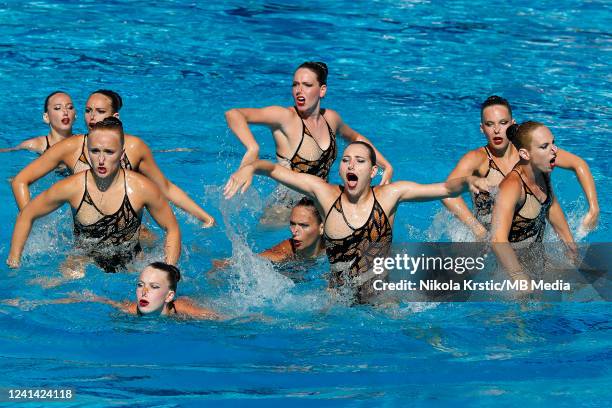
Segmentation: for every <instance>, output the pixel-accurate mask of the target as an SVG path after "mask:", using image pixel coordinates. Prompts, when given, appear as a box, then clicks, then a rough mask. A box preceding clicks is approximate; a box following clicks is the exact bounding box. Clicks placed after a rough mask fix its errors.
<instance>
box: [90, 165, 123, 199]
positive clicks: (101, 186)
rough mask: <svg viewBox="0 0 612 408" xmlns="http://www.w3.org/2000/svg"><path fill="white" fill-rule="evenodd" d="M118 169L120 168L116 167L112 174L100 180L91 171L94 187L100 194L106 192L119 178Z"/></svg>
mask: <svg viewBox="0 0 612 408" xmlns="http://www.w3.org/2000/svg"><path fill="white" fill-rule="evenodd" d="M119 169H120V167H117V169H116V170H115V173H114V174H109V176H108V177H105V178H100V177H98V176H97V174H96V172H95V171H93V170H92V171H91V174H92V176H93V179H94V183H96V187H97V189H98V190H99V191H100V192H102V193H103V192H105V191H107V190H108V189H109V188H110V187H111V186H112V185H113V184H115V182H116V181H117V179H118V178H119Z"/></svg>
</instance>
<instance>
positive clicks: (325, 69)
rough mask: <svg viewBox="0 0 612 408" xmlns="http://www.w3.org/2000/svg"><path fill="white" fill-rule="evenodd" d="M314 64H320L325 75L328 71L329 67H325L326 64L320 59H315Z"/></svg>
mask: <svg viewBox="0 0 612 408" xmlns="http://www.w3.org/2000/svg"><path fill="white" fill-rule="evenodd" d="M315 64H317V65H318V66H320V67H321V68H322V69H323V71H325V75H327V74H328V73H329V69H327V64H326V63H324V62H321V61H315Z"/></svg>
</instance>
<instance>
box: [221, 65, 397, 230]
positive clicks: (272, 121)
mask: <svg viewBox="0 0 612 408" xmlns="http://www.w3.org/2000/svg"><path fill="white" fill-rule="evenodd" d="M327 75H328V69H327V65H326V64H325V63H323V62H312V61H308V62H304V63H303V64H301V65H300V66H299V67H298V68H297V70H296V71H295V73H294V75H293V85H292V94H293V102H294V106H292V107H282V106H268V107H265V108H261V109H253V108H240V109H231V110H229V111H227V112H226V113H225V118H226V120H227V124H228V126H229V128H230V129H231V130H232V131H233V132H234V133H235V134H236V136H237V137H238V139H239V140H240V142H242V144H243V145H244V146H245V147H246V149H247V151H246V153H245V154H244V157H243V158H242V161H241V163H240V166H241V167H242V166H245V165H247V164H251V163H253V162H254V161H255V160H257V159H258V157H259V145H258V144H257V142H256V141H255V138H254V137H253V134H252V133H251V131H250V129H249V126H248V125H249V124H258V125H264V126H266V127H268V128H269V129H270V130H271V131H272V136H273V138H274V143H275V145H276V157H277V159H278V163H279V164H280V165H282V166H284V167H286V168H289V169H291V170H293V171H294V172H296V173H306V174H312V175H314V176H317V177H320V178H322V179H323V180H325V181H327V179H328V176H329V172H330V170H331V167H332V164H333V163H334V161H335V160H336V156H337V151H338V147H337V142H336V135H340V136H342V137H343V138H344V139H345V140H346V141H347V142H354V141H363V142H367V143H369V144H370V145H371V146H372V147H373V148H374V151H375V152H376V157H377V160H378V162H377V163H376V164H377V165H378V166H379V167H381V168H383V169H384V173H383V176H382V180H381V184H386V183H388V182H390V181H391V177H392V175H393V167H392V166H391V164H390V163H389V162H388V161H387V160H386V159H385V157H384V156H383V155H382V154H381V153H380V152H379V151H378V150H376V148H375V147H374V144H373V143H372V142H370V141H369V140H368V139H367V138H366V137H365V136H363V135H362V134H360V133H358V132H356V131H355V130H353V129H351V128H350V127H349V126H348V125H347V124H346V123H345V122H344V121H343V120H342V118H341V117H340V115H339V114H338V113H337V112H335V111H333V110H331V109H323V108H321V100H322V99H323V98H324V97H325V94H326V92H327ZM300 198H301V195H299V194H296V193H295V192H293V191H291V190H287V189H284V188H280V189H277V191H276V192H275V194H274V199H275V200H274V201H276V202H274V203H273V205H271V206H268V207H267V208H266V211H265V213H264V216H263V222H264V223H267V224H274V223H282V224H284V223H285V222H286V221H287V217H288V213H289V211H290V209H291V208H292V207H293V205H295V203H297V202H298V201H299V200H300Z"/></svg>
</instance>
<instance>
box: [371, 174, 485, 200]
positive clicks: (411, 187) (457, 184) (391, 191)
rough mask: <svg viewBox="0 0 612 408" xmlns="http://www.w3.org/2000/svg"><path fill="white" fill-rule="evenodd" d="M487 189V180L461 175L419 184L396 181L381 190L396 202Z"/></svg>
mask: <svg viewBox="0 0 612 408" xmlns="http://www.w3.org/2000/svg"><path fill="white" fill-rule="evenodd" d="M468 188H469V189H470V190H475V191H486V190H487V188H488V186H487V185H486V181H485V180H484V179H482V178H479V177H475V176H468V177H460V178H456V179H452V180H448V181H446V182H444V183H434V184H419V183H415V182H412V181H396V182H394V183H390V184H387V185H385V186H381V189H382V190H381V191H384V194H385V195H387V196H388V197H390V198H391V199H392V200H395V204H397V203H401V202H404V201H431V200H436V199H440V198H444V197H450V196H453V195H457V194H460V193H462V192H463V191H466V190H467V189H468Z"/></svg>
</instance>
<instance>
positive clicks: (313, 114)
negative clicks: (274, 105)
mask: <svg viewBox="0 0 612 408" xmlns="http://www.w3.org/2000/svg"><path fill="white" fill-rule="evenodd" d="M296 111H297V113H298V116H299V117H300V118H301V119H302V120H304V121H306V120H309V121H310V120H312V121H314V122H318V121H319V119H320V118H321V101H319V102H317V104H316V105H314V106H313V107H312V108H310V109H307V110H305V111H299V110H297V107H296Z"/></svg>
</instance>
